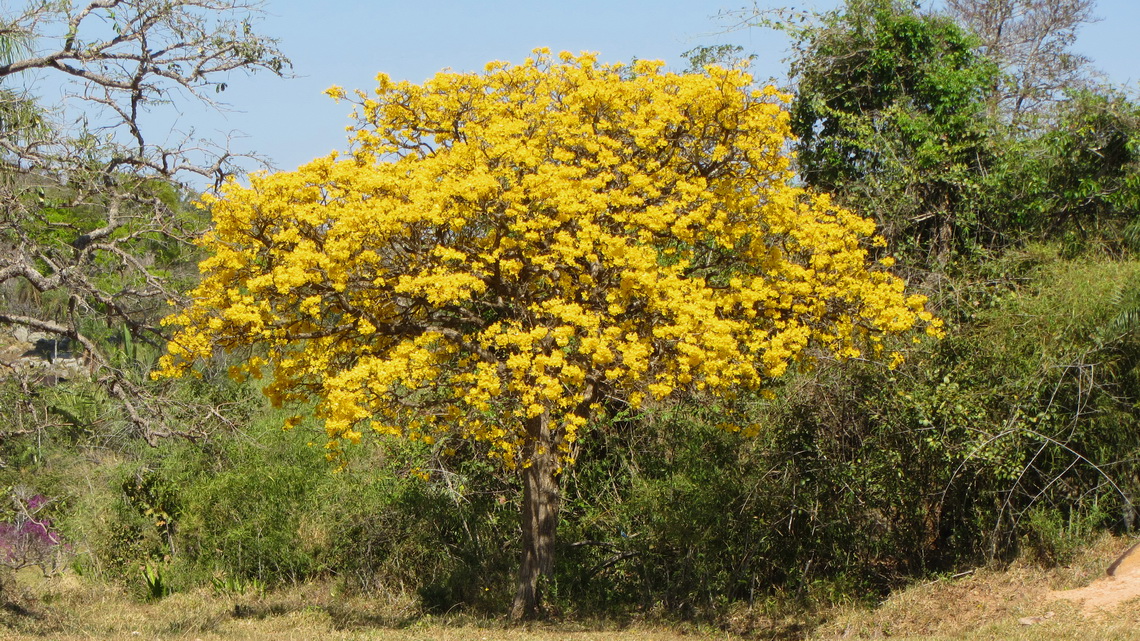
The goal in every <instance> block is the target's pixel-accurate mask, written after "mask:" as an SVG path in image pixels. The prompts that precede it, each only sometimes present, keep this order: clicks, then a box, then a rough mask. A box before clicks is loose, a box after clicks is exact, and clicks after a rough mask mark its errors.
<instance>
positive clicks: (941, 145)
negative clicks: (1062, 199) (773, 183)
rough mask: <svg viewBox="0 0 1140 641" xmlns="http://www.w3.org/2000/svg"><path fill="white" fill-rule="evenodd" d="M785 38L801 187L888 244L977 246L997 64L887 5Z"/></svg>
mask: <svg viewBox="0 0 1140 641" xmlns="http://www.w3.org/2000/svg"><path fill="white" fill-rule="evenodd" d="M786 29H787V30H789V31H790V32H791V35H792V36H793V37H794V38H795V39H796V41H797V42H796V45H795V53H794V55H793V58H792V61H791V69H790V73H791V77H792V78H793V80H794V81H795V83H796V91H797V97H796V100H795V102H794V103H793V106H792V128H793V130H794V131H795V133H796V135H797V136H799V138H800V141H799V143H798V145H797V152H798V154H799V171H800V173H801V175H802V176H803V177H804V179H805V180H806V181H807V182H808V184H810V185H811V186H813V187H815V188H817V189H819V190H821V191H826V192H829V193H833V194H836V195H838V196H840V197H841V198H842V200H843V201H844V202H845V203H846V204H847V205H849V206H852V207H854V208H856V209H857V210H859V211H864V212H867V213H869V214H873V215H875V216H876V217H877V220H878V221H879V224H880V228H881V233H884V234H885V235H886V236H887V237H888V239H889V240H890V241H892V246H896V247H899V248H900V249H902V250H903V251H904V252H919V253H932V254H934V257H935V258H937V259H938V260H940V261H945V260H946V259H948V258H949V254H950V252H951V251H952V250H956V249H961V248H963V247H969V246H970V245H971V244H972V243H976V242H978V241H979V240H987V239H985V238H983V237H984V236H985V234H986V233H987V230H989V229H990V228H992V227H993V225H994V223H993V221H991V220H988V218H987V217H988V216H991V215H994V214H995V213H996V212H992V211H989V210H988V209H986V208H984V207H982V206H981V205H982V202H981V200H982V197H983V195H984V194H985V192H986V189H987V185H986V183H985V181H986V180H987V179H986V175H987V173H988V170H989V168H990V167H991V166H992V165H993V164H994V162H995V161H994V157H995V149H994V147H993V146H992V141H991V137H990V136H991V133H992V123H991V122H990V121H988V120H987V118H986V110H985V96H986V91H987V90H988V89H990V88H992V87H993V86H994V84H995V83H996V78H997V76H996V73H997V70H996V67H995V66H994V65H993V64H992V63H991V62H989V61H988V60H987V59H985V58H984V57H983V56H982V55H980V54H979V53H978V52H977V49H976V45H977V42H976V41H975V40H974V38H973V37H972V36H971V35H970V34H968V33H966V32H965V31H963V30H962V29H961V28H960V27H958V26H957V25H956V24H955V23H954V22H953V21H952V20H950V19H949V18H946V17H944V16H939V15H934V14H920V13H919V12H918V11H917V10H916V9H915V7H914V6H913V5H912V4H911V3H905V2H900V1H898V0H848V2H846V4H844V5H843V7H841V8H840V9H839V10H836V11H833V12H831V13H827V14H825V15H823V16H822V17H821V21H820V22H819V23H817V24H813V25H810V26H808V27H806V28H790V27H786Z"/></svg>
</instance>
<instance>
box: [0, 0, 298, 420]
mask: <svg viewBox="0 0 1140 641" xmlns="http://www.w3.org/2000/svg"><path fill="white" fill-rule="evenodd" d="M22 4H23V6H22V7H20V8H19V9H15V10H6V11H5V14H4V15H3V16H0V33H3V34H5V38H6V42H13V43H23V44H25V45H26V46H24V47H22V48H21V47H18V46H6V47H5V50H4V54H5V55H4V59H3V60H2V61H0V82H2V83H3V90H4V94H3V95H4V97H5V101H6V103H7V105H13V104H16V105H22V107H21V110H22V111H23V113H25V114H27V112H28V109H27V105H28V104H29V103H30V102H31V101H32V98H31V97H30V96H28V95H27V94H26V92H24V91H23V90H22V89H21V88H20V87H19V84H18V82H19V79H20V77H21V76H20V74H22V73H25V72H30V71H39V72H42V73H44V74H49V75H52V76H54V77H55V79H56V80H59V81H61V83H62V85H63V86H64V87H65V89H64V91H65V93H66V97H65V99H64V100H63V104H64V105H66V106H67V109H70V111H67V110H61V111H54V112H52V113H50V114H47V115H46V116H45V117H44V118H43V119H42V120H43V121H44V122H46V123H47V126H44V127H36V128H29V127H28V126H26V125H27V124H28V123H29V118H27V117H23V118H12V117H5V118H2V119H0V124H2V125H3V127H4V130H3V132H2V135H0V158H2V161H3V163H4V167H3V169H2V171H0V287H3V288H4V291H5V293H6V295H7V298H8V302H9V304H8V305H5V306H4V307H3V308H2V309H0V323H6V324H15V325H21V326H24V327H26V328H29V329H30V330H33V331H36V332H44V333H46V334H47V335H54V336H55V337H58V338H59V339H61V340H64V339H65V340H69V341H71V342H72V343H73V344H76V345H77V346H78V347H77V348H76V349H77V350H78V351H81V352H82V353H83V355H84V358H86V359H88V360H90V361H91V363H92V365H93V367H94V368H95V369H96V370H98V371H100V372H101V375H102V380H103V381H104V382H105V383H106V386H107V389H108V390H109V391H110V392H111V393H112V394H113V395H114V396H115V397H116V398H117V399H118V400H119V402H120V403H121V404H122V406H123V407H124V408H125V411H126V413H127V415H128V417H129V419H130V421H131V422H132V423H133V424H134V425H135V428H136V429H137V430H138V431H139V432H140V433H141V434H142V435H144V436H147V437H148V438H149V437H153V436H155V435H158V434H161V433H164V432H168V431H169V430H168V429H167V428H164V427H161V424H162V420H161V417H162V416H163V414H164V413H165V412H166V411H167V410H169V409H170V408H171V405H170V404H167V403H154V404H151V406H149V407H147V408H145V409H142V408H141V406H140V404H141V403H144V402H146V401H145V399H147V398H148V395H146V394H143V393H142V388H141V387H140V386H139V381H138V380H137V378H132V377H131V376H130V375H128V372H127V371H126V370H124V369H123V368H122V367H121V366H122V365H123V363H122V362H116V361H115V359H114V358H112V357H111V355H110V351H113V350H109V349H108V348H109V345H110V344H109V343H108V342H106V340H105V339H108V338H109V337H110V336H111V335H121V332H120V330H121V329H124V328H125V330H126V331H127V332H129V333H130V334H131V335H132V336H133V337H134V339H136V340H141V341H149V342H151V343H152V344H158V343H161V342H162V338H161V332H160V330H159V329H158V327H157V324H156V321H157V318H158V317H159V316H160V315H161V312H162V310H163V309H164V306H165V302H166V301H167V300H171V299H177V298H178V297H179V295H180V294H179V290H180V286H181V287H185V285H187V284H188V279H186V278H183V279H182V282H177V280H178V279H177V278H175V276H176V274H173V273H172V272H171V271H170V269H171V267H172V264H173V262H174V259H175V258H177V257H179V256H183V255H188V251H190V249H191V245H190V244H189V242H188V241H189V240H190V239H191V238H192V237H193V236H194V235H195V234H196V233H197V232H198V231H200V229H201V227H202V220H201V217H200V216H199V215H197V214H196V213H193V212H192V210H189V209H187V208H186V207H184V206H183V202H184V200H185V194H186V193H187V192H186V182H185V181H187V180H190V179H192V177H193V179H197V180H200V181H204V180H212V181H220V180H222V179H223V177H224V176H226V175H229V174H231V173H233V172H234V171H235V170H236V169H237V167H236V166H235V165H234V163H233V159H234V156H233V155H232V154H231V152H230V151H229V150H228V149H227V148H226V146H225V143H224V141H223V142H221V143H219V142H214V141H209V140H201V139H198V138H196V137H195V136H194V135H193V134H192V133H190V134H186V135H185V137H184V138H183V139H182V140H178V139H177V134H175V139H174V141H173V142H169V141H168V139H169V138H170V136H171V133H170V132H167V131H165V130H164V131H161V132H148V130H147V128H146V126H145V125H144V123H143V119H144V118H145V117H146V114H148V113H149V112H150V111H151V110H152V109H153V108H154V107H155V106H157V105H161V104H165V103H168V102H169V101H171V100H172V99H182V98H185V99H190V100H196V101H200V102H204V103H206V104H208V105H213V104H214V96H215V94H216V92H218V91H221V90H223V89H225V87H226V83H227V82H228V81H229V79H230V74H231V73H232V72H234V71H247V72H252V71H259V70H267V71H270V72H272V73H282V72H283V71H284V70H285V69H286V67H287V65H288V61H287V60H286V59H285V58H283V57H282V56H281V54H280V53H279V52H278V51H277V49H276V43H275V42H274V41H273V40H271V39H268V38H264V37H262V36H259V35H257V34H256V33H255V32H254V31H253V29H252V22H251V21H252V20H253V19H254V18H255V17H256V15H257V11H258V6H259V5H258V4H257V3H247V2H244V1H242V0H173V1H171V0H93V1H90V2H84V3H74V2H34V3H22ZM7 105H6V106H7ZM12 113H14V112H13V110H12V109H5V114H12ZM40 120H41V119H40V118H38V117H37V118H36V119H34V121H35V122H39V121H40ZM152 133H154V134H155V135H152ZM199 184H201V183H199ZM21 292H22V293H23V294H21ZM21 297H22V299H23V300H25V301H30V302H31V303H32V304H30V305H20V304H13V303H14V302H16V300H17V299H20V298H21Z"/></svg>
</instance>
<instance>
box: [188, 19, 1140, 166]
mask: <svg viewBox="0 0 1140 641" xmlns="http://www.w3.org/2000/svg"><path fill="white" fill-rule="evenodd" d="M759 4H760V6H788V5H792V6H797V7H805V6H806V7H812V8H817V9H828V8H832V7H834V6H835V5H836V4H837V2H836V0H814V1H807V2H804V1H802V0H801V1H798V2H797V1H795V0H789V1H788V2H779V1H776V0H761V1H760V3H759ZM744 5H748V6H751V3H750V1H749V0H734V1H730V2H720V1H717V0H712V1H708V0H705V1H699V0H580V1H578V2H565V1H561V2H548V1H545V0H530V1H516V0H451V1H444V0H419V1H416V2H409V1H407V0H400V1H394V0H373V1H365V0H359V1H356V0H352V1H350V0H328V1H327V2H323V3H317V2H313V1H312V0H267V1H266V3H265V9H266V11H267V15H266V17H265V19H264V20H263V21H262V23H261V24H260V25H259V29H260V31H262V32H263V33H266V34H267V35H273V36H276V37H279V38H280V39H281V46H282V49H283V50H284V52H285V53H286V54H287V55H288V56H289V57H290V58H291V59H292V60H293V63H294V66H295V67H294V74H295V77H293V78H289V79H279V78H274V77H271V76H267V75H265V76H254V77H234V78H232V80H231V82H230V88H229V90H228V91H226V92H225V93H224V94H223V95H222V98H223V99H224V100H225V101H226V102H228V103H229V104H230V107H231V111H229V112H227V113H224V114H211V113H204V112H202V111H200V110H197V109H187V110H186V111H184V112H183V114H182V115H181V117H180V120H179V122H178V126H179V127H181V128H189V127H194V128H195V129H197V130H198V131H199V133H203V134H213V133H217V134H220V135H223V134H227V133H230V132H242V133H243V134H244V136H243V137H241V138H238V139H236V140H235V143H234V146H235V147H236V148H237V149H242V150H255V151H257V152H259V153H260V154H262V155H264V156H266V157H268V158H270V159H271V160H272V161H273V162H274V164H275V165H276V166H277V168H280V169H292V168H295V167H296V166H297V165H299V164H301V163H304V162H306V161H308V160H310V159H312V158H314V157H317V156H323V155H325V154H327V153H329V152H330V151H332V150H334V149H343V148H344V147H345V143H344V136H345V134H344V127H345V125H346V124H348V120H347V118H346V116H347V113H348V112H349V111H350V108H349V107H348V106H346V105H345V104H339V105H338V104H336V103H334V102H333V101H332V100H330V99H328V98H327V97H326V96H324V95H323V93H322V92H323V90H324V89H326V88H327V87H329V86H330V85H334V84H336V85H341V86H343V87H345V88H346V89H350V90H351V89H354V88H361V89H366V90H370V89H371V88H372V87H373V78H374V77H375V75H376V73H377V72H380V71H383V72H386V73H388V74H389V75H391V76H392V77H393V78H396V79H407V80H411V81H414V82H419V81H422V80H424V79H426V78H427V77H429V76H431V75H432V74H434V73H435V72H436V71H439V70H440V69H442V68H445V67H450V68H452V69H454V70H460V71H468V70H478V69H481V68H482V66H483V65H484V63H486V62H487V61H489V60H510V61H514V62H518V61H520V60H522V59H523V58H525V57H526V56H527V55H528V54H529V52H530V51H531V50H532V49H533V48H535V47H540V46H546V47H550V48H551V49H552V50H554V51H560V50H569V51H574V52H577V51H583V50H589V51H597V52H599V53H600V54H601V58H602V60H604V61H623V60H629V59H631V58H633V57H638V58H650V59H663V60H665V61H666V62H667V63H669V64H670V65H672V66H674V67H678V68H680V67H683V66H684V61H683V59H682V58H681V55H680V54H681V53H682V52H684V51H686V50H689V49H692V48H694V47H697V46H700V45H710V44H722V43H729V44H739V45H741V46H743V47H744V50H745V52H746V53H755V54H757V55H758V58H757V61H756V63H755V65H754V73H755V75H757V76H758V77H769V76H781V75H782V74H783V73H784V64H783V63H782V62H781V58H783V57H784V55H785V47H786V42H785V41H783V40H782V38H781V37H780V36H779V35H778V34H775V33H773V32H771V31H767V30H762V29H747V30H738V31H731V32H726V24H727V22H726V20H725V19H723V18H719V19H718V18H717V15H718V14H719V13H720V12H722V11H725V10H731V9H739V8H740V7H742V6H744ZM1097 15H1099V16H1100V17H1101V18H1103V19H1102V20H1101V21H1100V22H1098V23H1095V24H1091V25H1088V26H1086V27H1085V28H1084V30H1083V31H1082V33H1081V38H1080V40H1079V42H1078V44H1077V47H1076V49H1077V51H1078V52H1079V53H1083V54H1085V55H1087V56H1089V57H1091V58H1092V59H1093V60H1094V65H1095V66H1096V67H1097V68H1099V69H1101V70H1103V71H1104V72H1105V73H1106V74H1107V76H1108V78H1109V79H1110V80H1111V81H1112V82H1114V83H1116V84H1127V85H1128V86H1129V87H1131V88H1133V89H1134V88H1136V87H1137V80H1140V66H1138V62H1137V61H1140V37H1138V36H1137V30H1138V27H1140V2H1137V1H1136V0H1100V2H1099V3H1098V5H1097Z"/></svg>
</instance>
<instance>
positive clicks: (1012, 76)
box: [946, 0, 1095, 127]
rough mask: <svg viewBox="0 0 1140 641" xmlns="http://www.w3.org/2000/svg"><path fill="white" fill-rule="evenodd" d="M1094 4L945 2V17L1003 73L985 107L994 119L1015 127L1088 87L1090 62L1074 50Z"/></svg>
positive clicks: (1068, 0) (1073, 0) (1066, 0)
mask: <svg viewBox="0 0 1140 641" xmlns="http://www.w3.org/2000/svg"><path fill="white" fill-rule="evenodd" d="M1094 5H1095V2H1094V0H996V1H995V0H946V11H947V13H948V14H949V15H950V16H951V17H953V18H954V19H955V20H957V21H958V22H959V23H960V24H962V25H963V26H964V27H966V28H967V29H969V30H970V31H971V32H972V33H973V34H974V35H976V36H977V37H978V39H979V40H980V43H979V44H980V46H981V51H982V53H984V54H985V55H986V56H987V57H988V58H989V59H990V60H992V61H994V62H995V63H997V65H998V66H999V67H1000V68H1001V71H1002V75H1001V77H1000V78H998V79H997V83H996V84H995V86H994V90H993V91H992V92H991V93H990V96H989V99H988V102H989V105H990V113H991V115H993V116H999V117H1001V118H1004V119H1005V120H1006V121H1007V122H1010V123H1011V124H1013V125H1014V126H1015V127H1020V126H1032V123H1031V122H1030V120H1031V119H1032V118H1034V117H1037V116H1040V115H1042V112H1043V110H1046V109H1047V107H1048V106H1049V105H1050V104H1052V103H1054V102H1057V101H1059V100H1063V99H1064V96H1065V92H1066V91H1067V90H1075V89H1083V88H1087V85H1088V84H1089V75H1090V74H1089V67H1088V63H1089V60H1088V58H1086V57H1085V56H1082V55H1080V54H1078V53H1075V52H1073V51H1072V46H1073V43H1074V42H1076V39H1077V32H1078V31H1079V30H1080V27H1081V25H1083V24H1085V23H1088V22H1092V21H1093V20H1094V18H1093V6H1094Z"/></svg>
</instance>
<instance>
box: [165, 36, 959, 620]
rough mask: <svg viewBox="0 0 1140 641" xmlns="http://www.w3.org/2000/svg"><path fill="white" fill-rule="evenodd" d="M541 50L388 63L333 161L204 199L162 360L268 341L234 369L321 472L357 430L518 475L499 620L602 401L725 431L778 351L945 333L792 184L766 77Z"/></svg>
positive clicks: (175, 367) (778, 364) (828, 350)
mask: <svg viewBox="0 0 1140 641" xmlns="http://www.w3.org/2000/svg"><path fill="white" fill-rule="evenodd" d="M537 54H538V55H537V56H536V57H535V58H532V59H528V60H527V61H526V62H525V63H524V64H522V65H519V66H511V65H508V64H505V63H491V64H489V65H488V67H487V70H486V73H484V74H455V73H440V74H438V75H436V76H435V77H434V78H432V79H430V80H428V81H427V82H426V83H424V84H423V85H422V86H416V85H412V84H409V83H406V82H401V83H392V82H391V81H389V80H388V79H387V77H385V76H383V75H381V76H380V86H379V87H378V88H377V89H376V91H375V93H374V94H373V95H368V94H365V93H363V92H359V93H358V94H357V96H358V103H357V105H358V110H357V114H356V118H357V121H356V124H355V125H354V127H353V128H352V139H353V140H354V142H355V150H354V152H353V153H352V155H351V156H350V157H349V158H347V159H344V160H340V159H339V158H338V157H337V156H335V155H334V156H331V157H328V158H324V159H320V160H316V161H314V162H312V163H311V164H309V165H306V166H304V167H302V168H300V169H299V170H297V171H295V172H287V173H278V174H271V175H260V176H256V177H254V178H253V179H252V182H251V185H250V187H249V188H243V187H239V186H237V185H236V184H234V183H230V184H228V185H227V186H226V187H225V188H224V189H223V192H222V196H221V197H220V198H207V199H206V202H207V204H208V205H209V206H210V208H211V211H212V213H213V216H214V230H213V231H212V232H211V233H210V234H209V235H208V236H207V237H206V238H205V240H204V246H205V247H206V248H207V249H208V250H209V251H210V252H211V253H212V256H211V257H210V258H208V259H206V260H205V261H204V262H203V263H202V265H201V268H202V271H203V275H204V280H203V282H202V284H201V285H200V286H199V287H198V288H197V289H196V290H195V291H194V293H193V300H194V304H193V306H192V307H190V308H189V309H187V310H186V311H184V312H182V313H180V314H177V315H175V316H173V317H172V318H171V319H170V321H169V322H171V323H173V324H174V325H176V326H178V327H179V330H178V332H177V334H176V336H175V338H174V339H173V341H172V342H171V343H170V345H169V350H170V355H168V356H166V357H164V360H163V364H164V370H163V371H164V373H165V374H168V375H177V374H180V373H182V372H184V371H185V370H186V368H187V367H189V366H191V365H192V364H193V363H194V362H195V361H199V360H204V359H209V358H211V357H212V356H213V354H214V350H215V349H216V348H221V349H224V350H232V349H236V348H239V347H242V346H245V345H251V344H254V345H263V346H265V349H266V358H265V359H264V360H263V359H254V360H252V361H250V362H249V363H248V364H246V365H243V366H240V367H238V368H235V372H234V373H235V375H238V376H242V375H246V374H249V375H253V376H260V375H261V374H262V368H263V366H265V365H267V364H268V365H269V367H270V368H271V369H272V382H271V383H270V384H269V386H268V387H267V388H266V393H267V394H268V395H269V396H270V397H271V398H272V399H274V400H275V401H276V402H279V403H288V402H292V401H304V400H307V399H315V400H316V401H317V410H316V412H317V415H318V416H319V417H321V418H322V419H323V420H324V425H325V429H326V431H327V433H328V437H329V444H328V447H329V452H330V456H333V457H336V456H338V455H340V454H341V453H342V451H343V448H344V447H345V446H346V444H347V443H350V442H355V441H357V440H359V439H360V438H361V437H362V433H361V432H362V431H363V430H369V431H375V432H378V433H381V434H395V435H402V436H405V437H408V438H411V439H416V440H421V441H424V442H427V443H435V442H437V441H446V440H448V439H456V438H461V439H469V440H473V441H477V442H480V443H485V444H486V445H485V446H486V450H487V452H488V453H489V454H490V455H491V456H492V457H494V458H496V459H497V460H499V461H501V462H502V464H503V465H504V466H506V467H507V468H508V469H514V470H517V472H518V476H519V479H520V482H521V485H522V493H523V496H522V501H521V509H522V532H523V544H522V560H521V564H520V570H519V575H518V585H517V591H516V595H515V599H514V605H513V608H512V614H513V616H515V617H526V616H534V615H535V614H537V612H538V610H539V607H540V584H539V579H540V577H541V576H542V575H545V574H547V573H549V572H550V570H551V567H552V563H553V554H554V533H555V525H556V523H557V519H558V510H559V487H558V485H559V476H558V474H559V470H560V469H561V468H562V466H564V465H569V464H570V463H572V462H573V460H574V457H575V452H576V442H577V440H578V438H579V437H580V436H582V434H583V433H584V431H585V430H586V429H587V428H588V426H589V425H590V424H591V421H592V420H593V419H595V418H597V417H600V416H603V415H604V414H605V413H606V411H607V408H613V407H615V406H621V405H622V404H628V405H629V406H632V407H634V408H638V407H645V406H648V405H650V404H652V403H655V402H660V401H662V400H664V399H668V398H671V397H673V396H674V395H679V394H685V395H694V396H698V397H708V398H710V399H721V400H720V401H719V402H720V403H722V404H723V408H724V411H725V412H726V419H725V420H726V421H728V422H729V423H731V422H733V420H734V419H733V418H732V414H731V413H729V411H730V410H731V408H732V406H733V404H734V403H737V402H740V401H741V400H742V399H743V398H744V397H743V396H742V395H743V394H744V393H745V392H746V391H748V390H757V389H760V388H763V387H764V386H765V384H766V383H767V382H768V381H770V379H772V378H775V377H779V376H781V375H782V374H783V373H784V372H785V371H786V370H787V369H788V368H789V367H791V366H793V364H794V363H796V362H797V361H802V360H804V359H808V358H811V357H813V356H816V355H817V354H819V353H824V354H831V355H834V356H837V357H839V358H850V357H854V356H858V355H859V354H861V353H862V352H861V349H860V347H859V345H861V344H862V343H863V342H867V343H869V344H870V345H872V346H875V345H878V344H879V343H877V342H876V341H877V340H879V337H880V336H881V335H883V334H889V333H898V332H903V331H906V330H909V329H911V328H912V327H914V326H915V325H926V327H927V329H928V331H930V332H932V333H938V329H937V327H938V325H937V321H934V320H933V319H932V318H931V316H930V315H929V314H928V313H927V312H925V311H924V309H923V305H924V299H923V298H922V297H920V296H907V295H905V294H904V292H903V283H902V281H900V280H898V279H897V278H895V277H893V276H892V275H890V274H889V273H888V272H887V271H885V269H884V268H883V267H882V266H876V265H874V264H873V263H871V262H870V261H869V258H868V245H869V244H870V243H871V241H872V240H873V236H872V234H873V232H874V224H873V223H872V222H871V221H869V220H867V219H865V218H862V217H860V216H856V215H854V214H852V213H850V212H848V211H846V210H843V209H840V208H837V207H835V206H834V205H833V204H832V203H831V200H830V198H829V197H827V196H824V195H815V194H812V193H810V192H808V191H806V190H804V189H802V188H800V187H797V186H794V185H793V184H792V182H791V179H792V174H791V173H790V171H789V159H788V157H787V156H786V155H784V153H783V150H784V148H785V145H786V144H787V140H788V137H789V135H790V131H789V128H788V114H787V112H786V111H785V110H784V109H783V108H782V107H781V104H780V103H781V101H782V100H786V97H784V96H782V95H781V94H779V93H777V92H776V90H775V89H774V88H771V87H769V88H767V89H763V90H755V89H753V88H751V82H752V80H751V77H750V76H748V75H747V74H745V73H744V72H742V71H740V70H730V69H722V68H717V67H708V68H707V73H706V74H703V75H696V74H690V75H677V74H672V73H664V72H662V71H661V63H655V62H645V61H642V62H638V63H635V64H634V65H633V66H632V67H625V66H622V65H612V66H605V65H598V64H597V63H596V62H595V59H594V57H593V56H591V55H583V56H581V57H577V58H575V57H574V56H570V55H569V54H563V55H562V56H561V62H556V61H554V60H552V59H551V58H550V57H549V54H548V53H546V52H543V51H539V52H537ZM330 93H331V94H332V95H333V96H335V97H342V96H343V95H344V94H343V92H342V91H341V90H339V89H337V88H333V89H331V90H330ZM883 265H889V260H886V259H884V263H883ZM868 349H872V351H877V350H875V349H873V348H868ZM879 349H881V348H879ZM812 350H819V351H818V352H816V351H812ZM893 358H894V360H896V361H897V360H899V359H901V356H900V355H898V354H897V353H896V354H895V355H894V356H893ZM737 427H738V428H740V427H742V428H743V429H744V431H746V432H755V431H756V428H755V427H749V426H747V425H744V426H739V425H738V426H737Z"/></svg>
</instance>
